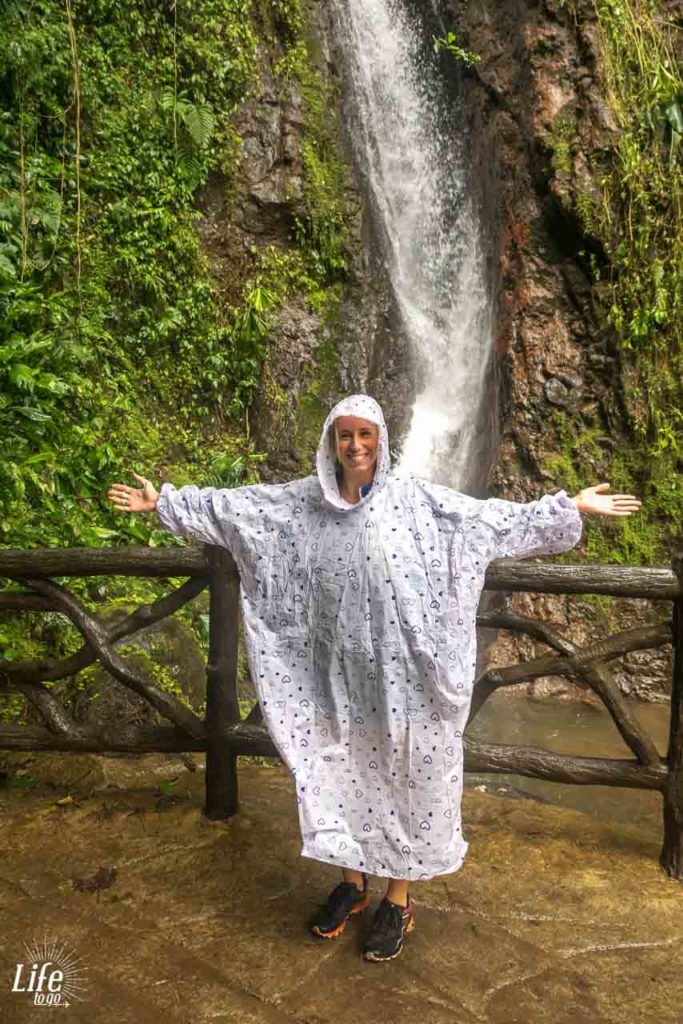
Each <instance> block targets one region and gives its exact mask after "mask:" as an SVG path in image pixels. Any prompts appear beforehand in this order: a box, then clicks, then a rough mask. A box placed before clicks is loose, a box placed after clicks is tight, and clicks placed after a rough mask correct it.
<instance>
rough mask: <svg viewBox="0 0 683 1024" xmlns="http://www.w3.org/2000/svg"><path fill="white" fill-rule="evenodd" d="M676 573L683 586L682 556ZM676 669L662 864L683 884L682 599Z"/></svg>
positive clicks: (677, 604)
mask: <svg viewBox="0 0 683 1024" xmlns="http://www.w3.org/2000/svg"><path fill="white" fill-rule="evenodd" d="M673 569H674V572H675V573H676V575H677V577H678V579H679V582H680V583H681V585H682V586H683V553H679V554H677V555H675V556H674V559H673ZM673 605H674V608H673V643H674V665H673V678H672V680H671V723H670V727H669V750H668V753H667V765H668V771H669V774H668V778H667V781H666V787H665V789H664V843H663V845H662V852H661V854H660V856H659V863H660V864H661V866H662V867H663V868H664V870H665V871H666V873H667V874H668V875H670V876H671V878H676V879H678V880H679V881H683V598H681V597H679V598H678V600H676V601H674V603H673Z"/></svg>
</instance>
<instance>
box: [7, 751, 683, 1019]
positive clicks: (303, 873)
mask: <svg viewBox="0 0 683 1024" xmlns="http://www.w3.org/2000/svg"><path fill="white" fill-rule="evenodd" d="M198 763H199V759H198ZM28 769H29V771H30V772H31V774H32V776H33V777H34V778H36V779H38V780H39V781H38V783H37V784H35V785H34V786H33V788H20V787H19V785H18V783H20V782H21V777H19V778H15V779H14V780H11V781H7V782H6V783H5V784H4V785H3V786H2V787H0V852H1V855H2V867H0V910H1V911H2V918H3V926H2V940H3V941H2V948H1V951H0V1019H1V1020H2V1021H3V1022H7V1024H28V1022H31V1024H33V1022H35V1021H37V1022H48V1024H49V1021H51V1020H59V1021H60V1022H62V1021H63V1022H64V1024H77V1022H78V1024H81V1022H82V1024H86V1022H87V1024H128V1022H130V1024H133V1022H134V1024H147V1022H149V1024H152V1022H154V1024H157V1022H159V1021H164V1024H176V1022H177V1024H203V1022H209V1021H211V1022H216V1021H218V1022H225V1024H229V1022H230V1024H232V1022H236V1024H237V1022H238V1024H357V1022H361V1021H362V1022H363V1024H404V1022H405V1024H408V1022H410V1024H416V1022H418V1024H499V1022H500V1024H503V1022H504V1024H516V1022H519V1024H537V1022H538V1024H541V1022H543V1024H570V1022H571V1024H622V1022H629V1024H683V887H682V886H681V885H680V884H679V883H677V882H673V881H671V880H670V879H668V878H667V877H666V876H665V875H664V874H663V873H662V872H661V870H660V869H659V867H658V865H657V854H658V837H657V836H656V835H653V834H652V833H650V832H646V831H641V830H639V829H638V828H636V827H630V826H629V827H625V826H622V825H616V824H612V823H603V822H601V821H599V820H597V819H594V818H592V817H588V816H586V815H584V814H581V813H579V812H575V811H568V810H566V809H559V808H556V807H552V806H549V805H545V804H540V803H536V802H534V801H529V800H511V799H505V798H502V797H499V796H492V795H490V794H487V793H482V792H476V791H471V790H470V791H466V795H465V801H464V817H465V822H466V835H467V838H468V839H469V841H470V844H471V846H470V854H469V857H468V860H467V861H466V864H465V866H464V868H463V869H462V871H461V872H459V873H458V874H456V875H451V876H447V877H444V878H441V879H436V880H433V881H430V882H423V883H421V884H419V885H416V886H415V888H414V891H413V900H414V906H415V914H416V929H415V931H414V932H413V934H412V935H411V936H410V937H409V939H408V940H407V943H406V946H405V948H404V951H403V953H402V955H401V956H400V957H399V958H398V959H397V960H395V961H392V962H389V963H385V964H366V963H364V962H363V961H361V959H360V957H359V940H360V935H361V932H362V929H363V928H364V927H366V926H367V924H368V921H369V912H368V911H366V912H365V914H364V915H362V916H361V919H360V920H358V919H354V920H352V921H351V922H350V923H349V926H348V927H347V929H346V931H345V932H344V934H343V935H342V936H341V937H340V938H339V939H338V940H336V941H334V942H330V943H318V942H316V941H315V940H313V939H312V938H309V937H308V935H307V932H306V929H305V927H304V922H305V920H306V918H307V916H308V915H309V913H310V912H311V911H312V909H313V908H314V906H315V905H316V903H317V902H318V901H319V900H320V899H321V898H322V897H323V896H324V894H325V893H326V891H327V890H328V889H329V888H330V887H331V886H332V884H334V883H335V882H336V880H337V878H336V872H335V870H334V869H333V868H328V867H327V866H325V865H323V864H318V863H316V862H314V861H310V860H306V859H304V858H302V857H300V855H299V849H300V841H299V834H298V828H297V818H296V812H295V800H294V790H293V786H292V781H291V779H290V777H289V775H288V774H287V772H286V771H285V769H284V768H282V767H280V766H277V767H269V766H262V765H259V764H254V763H250V762H245V761H241V762H240V782H241V800H242V810H241V811H240V813H239V814H238V815H237V816H236V817H235V818H233V819H232V820H231V821H229V822H225V823H223V822H221V823H211V822H208V821H206V820H205V819H203V817H202V815H201V807H202V790H203V772H202V770H201V764H200V763H199V770H197V771H196V772H192V771H189V770H188V768H187V766H186V765H185V764H183V763H182V762H181V761H178V760H176V759H175V758H166V759H165V758H163V757H157V756H156V755H155V756H151V757H147V758H144V759H140V760H133V761H130V760H119V759H107V760H105V759H97V758H90V757H88V758H85V757H80V756H76V755H71V756H64V757H55V756H54V755H43V756H42V757H41V756H35V755H34V756H33V757H32V758H31V760H30V761H29V763H28ZM56 778H58V779H59V780H60V781H59V783H52V784H51V783H50V781H49V780H50V779H56ZM24 781H29V782H30V781H31V780H30V779H28V780H27V779H26V778H25V779H24ZM60 801H61V802H60ZM373 888H374V891H375V893H376V895H377V896H378V897H379V895H380V887H379V883H378V882H377V881H376V880H375V881H374V885H373ZM43 937H47V938H50V939H56V940H59V941H60V943H64V944H65V945H66V947H67V948H69V949H73V950H74V951H75V952H76V954H77V955H78V956H80V957H81V958H82V964H83V965H85V966H86V967H87V973H86V975H85V977H86V979H87V988H86V990H85V992H84V993H82V994H84V996H85V998H84V1000H83V1001H80V1002H79V1001H75V1000H72V1001H71V1003H70V1005H69V1006H68V1007H64V1006H62V1007H51V1008H50V1007H45V1006H34V1005H33V1003H32V1002H31V1001H30V997H29V996H27V995H26V994H25V993H13V992H12V991H11V987H12V979H13V978H14V972H15V970H16V964H17V963H18V962H20V961H21V960H22V958H23V959H25V957H26V954H25V952H24V943H30V942H31V941H32V940H38V939H41V938H43Z"/></svg>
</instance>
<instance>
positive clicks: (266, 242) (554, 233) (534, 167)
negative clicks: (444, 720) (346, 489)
mask: <svg viewBox="0 0 683 1024" xmlns="http://www.w3.org/2000/svg"><path fill="white" fill-rule="evenodd" d="M415 5H416V10H417V8H419V10H420V11H421V12H422V14H424V11H425V10H426V9H427V8H429V17H432V15H434V16H435V17H436V18H437V19H440V21H439V24H440V25H441V26H442V28H443V31H447V30H449V29H451V28H455V30H456V32H457V36H458V40H459V42H460V43H461V44H462V45H464V46H466V47H467V48H468V49H470V50H474V51H475V52H476V53H478V54H479V55H480V57H481V60H480V61H479V62H478V63H477V64H476V65H474V67H472V68H471V69H466V70H464V71H463V70H462V67H461V66H460V65H457V64H456V63H455V61H453V59H452V58H451V57H450V55H448V54H444V67H445V69H446V73H450V74H452V75H453V77H454V78H455V79H457V83H456V84H457V88H458V90H459V91H460V93H461V95H462V97H463V103H462V109H463V110H465V111H466V112H467V117H468V123H467V125H466V126H465V130H466V131H467V133H468V147H469V151H470V152H471V154H472V168H471V171H472V174H471V178H472V187H473V188H475V189H476V190H477V192H478V196H479V201H480V208H481V210H482V217H483V220H484V224H485V231H486V235H487V238H488V242H489V246H490V251H491V260H490V263H491V274H492V275H493V277H494V278H495V279H497V282H498V285H497V291H498V311H497V324H498V328H497V334H496V339H495V351H496V378H497V406H498V426H497V428H496V429H498V431H499V438H498V447H497V456H496V457H495V459H494V462H493V465H492V467H491V472H490V474H489V486H488V492H489V493H493V494H498V495H501V496H505V497H508V498H512V499H515V500H529V499H531V498H533V497H537V496H538V495H539V494H540V493H541V492H543V491H546V490H549V491H553V490H556V489H557V488H558V487H560V486H563V481H562V470H561V468H560V469H558V466H561V464H562V458H563V445H565V439H566V436H567V432H568V431H569V433H570V434H572V436H575V437H580V436H581V435H582V434H590V437H591V444H590V454H589V455H587V457H586V468H585V476H586V481H587V482H588V481H589V480H593V481H594V482H596V483H597V482H598V481H599V480H605V479H609V476H610V458H611V454H612V452H613V450H614V448H615V446H616V445H618V444H620V443H628V438H627V426H626V417H625V415H624V412H623V407H624V402H623V396H622V390H621V388H622V385H621V383H620V381H621V377H620V367H619V357H618V351H617V347H616V344H615V340H614V338H613V337H612V335H611V334H610V333H609V331H607V330H605V328H604V326H603V325H602V324H601V322H600V320H599V316H598V311H597V305H596V301H595V300H596V293H595V290H594V286H593V284H592V278H591V275H590V273H589V269H590V263H591V260H593V261H597V263H598V264H601V263H603V262H604V260H605V256H604V253H603V252H602V249H601V245H600V242H599V241H598V239H597V238H594V237H591V236H590V235H587V234H586V233H585V230H584V229H583V228H582V226H581V222H580V218H579V215H578V212H577V211H578V210H579V208H580V205H581V204H582V203H586V202H590V201H592V200H594V199H595V198H596V197H597V196H598V195H599V192H598V188H597V184H596V173H597V171H596V169H598V168H599V166H600V160H601V157H602V155H603V154H604V152H605V150H606V149H607V147H609V146H610V144H611V143H612V142H613V140H614V138H615V133H616V130H617V129H616V125H615V123H614V121H613V119H612V116H611V113H610V110H609V108H608V106H607V103H606V101H605V98H604V97H605V89H604V83H603V81H602V77H601V76H602V71H601V64H600V56H599V46H598V36H597V25H596V20H595V14H594V9H593V5H592V3H591V2H589V0H577V2H576V3H575V4H574V5H573V9H574V10H575V11H576V17H575V16H574V14H573V12H572V10H570V5H568V4H565V3H563V2H562V0H543V2H540V3H533V4H532V3H530V2H528V0H511V2H509V3H505V4H501V3H498V2H496V0H474V2H466V0H435V2H434V3H430V4H429V5H425V4H424V2H423V0H420V2H419V3H418V0H415ZM434 12H436V13H434ZM329 15H330V12H329V4H328V3H326V2H325V0H322V2H320V3H318V4H315V5H308V6H307V18H308V27H307V32H308V33H309V35H310V37H311V39H312V40H313V41H314V45H313V46H312V47H310V48H309V50H310V54H311V55H312V56H311V57H310V60H311V61H312V64H313V65H314V67H315V72H316V74H318V75H319V76H320V80H321V82H330V81H331V80H336V79H337V77H338V72H339V70H340V68H339V60H340V56H339V53H338V52H337V50H336V48H335V42H334V38H333V33H332V30H331V24H330V16H329ZM435 27H436V22H435ZM439 30H440V29H437V31H439ZM280 56H281V54H280V53H278V52H275V51H272V52H266V51H264V59H263V61H262V63H261V81H260V85H259V88H258V89H257V91H256V93H255V95H254V96H253V97H252V99H251V100H250V101H249V102H248V103H247V104H246V105H245V106H244V108H243V109H242V111H241V112H240V114H239V118H238V123H237V129H238V132H239V135H240V137H241V138H242V140H243V149H242V160H241V165H240V169H239V171H238V173H237V176H236V180H235V181H234V182H232V183H230V187H229V188H228V187H227V183H226V182H224V181H221V180H218V179H214V180H212V181H211V182H210V184H209V186H208V187H207V189H206V192H205V195H204V197H203V198H202V202H201V207H202V210H203V212H204V218H203V220H202V223H201V228H202V233H203V238H204V243H205V246H206V250H207V252H208V255H209V258H210V260H211V262H212V266H213V267H214V270H215V273H216V275H217V278H218V280H219V281H220V282H221V287H222V291H223V293H224V295H225V297H226V300H227V301H228V302H234V303H235V304H237V303H238V302H239V301H240V299H241V296H242V291H243V286H244V282H245V280H246V279H248V277H249V275H250V273H251V272H252V271H253V268H254V255H253V253H254V250H261V251H262V250H263V249H264V248H266V247H267V246H274V247H276V248H277V249H279V250H282V251H283V252H284V251H286V250H288V249H289V248H291V247H292V246H293V245H294V236H295V226H296V221H297V218H298V217H300V216H301V212H302V206H303V203H304V197H305V187H306V186H305V166H304V160H303V158H302V147H303V145H304V140H305V137H306V132H307V130H308V129H307V113H306V108H305V102H304V100H303V98H302V95H301V91H300V89H299V87H298V86H297V85H296V84H295V83H292V81H284V80H283V79H282V77H279V75H278V71H277V61H278V59H279V57H280ZM448 61H450V63H451V70H450V72H449V71H448V69H447V68H448ZM336 95H337V93H336V92H335V96H336ZM335 102H336V101H335ZM333 117H336V118H337V119H338V122H339V132H338V134H339V146H340V152H341V153H342V154H343V156H344V158H345V162H346V165H347V185H346V186H345V189H346V195H345V206H346V212H347V221H348V224H347V228H348V243H347V263H348V272H347V274H346V276H345V279H344V280H343V282H341V284H340V289H339V292H340V295H339V301H338V302H337V304H336V305H335V306H334V308H333V309H328V310H327V311H326V313H325V315H323V314H321V312H320V311H319V309H316V308H313V307H312V306H311V304H310V303H309V302H307V301H306V297H305V296H304V295H303V294H299V295H292V296H290V298H289V299H288V300H287V301H286V302H285V304H284V306H283V307H282V308H281V310H280V313H279V315H278V317H277V321H276V323H275V324H274V326H273V329H272V331H271V333H270V336H269V342H268V346H269V348H268V355H267V358H266V360H265V362H264V365H263V369H262V375H261V382H260V388H259V393H258V397H257V399H256V402H255V404H254V407H253V409H252V412H251V414H250V427H251V431H252V435H253V437H254V440H255V444H256V446H257V448H258V449H259V450H261V451H266V452H268V458H267V461H266V462H265V463H264V464H263V466H262V467H261V476H262V479H263V480H265V481H267V482H268V481H274V480H282V479H287V478H291V477H293V476H297V475H303V474H306V473H308V472H310V471H311V468H312V456H313V452H314V448H315V444H316V443H317V439H318V433H319V428H320V425H321V423H322V420H323V418H324V415H325V413H326V411H327V409H328V408H329V406H330V404H331V403H332V402H333V401H335V400H336V399H337V398H338V397H339V395H340V394H341V393H345V392H349V391H354V390H369V391H370V392H371V393H373V394H375V395H376V397H377V398H378V399H379V400H380V401H381V402H382V403H383V405H384V407H385V410H386V412H387V418H388V424H389V429H390V436H392V438H393V439H394V440H395V441H397V440H398V439H400V438H401V436H402V435H403V433H404V430H405V428H406V425H407V417H408V413H409V408H410V398H411V395H410V393H409V391H410V388H411V386H412V385H411V379H412V377H413V374H412V373H411V372H410V355H409V353H408V352H406V351H404V350H403V349H402V347H401V342H400V341H399V340H397V339H399V338H400V337H401V331H400V330H398V329H397V324H396V323H395V322H394V321H393V317H394V316H395V313H394V303H393V302H392V298H391V294H390V289H389V286H388V283H387V281H386V277H385V271H384V265H383V259H382V253H381V246H380V244H379V241H378V239H377V238H376V237H375V236H374V234H373V228H372V218H371V217H370V215H369V209H368V203H367V202H366V201H365V199H364V197H363V194H362V183H361V180H360V178H359V176H357V175H356V174H355V173H354V166H353V154H352V149H353V140H352V139H350V138H348V137H345V136H344V124H343V119H342V118H340V117H339V109H338V105H337V108H336V109H334V110H332V109H331V110H330V118H333ZM228 193H229V194H230V196H231V199H230V201H229V202H228V201H227V200H226V194H228ZM490 404H491V406H492V407H493V406H494V405H495V404H496V403H495V402H493V401H492V402H491V403H490ZM493 420H495V417H492V421H493ZM492 447H495V446H492ZM590 528H591V527H590V522H589V521H587V522H586V524H585V529H586V533H588V531H590ZM580 550H581V548H580V547H579V551H580ZM513 604H514V605H516V606H518V607H519V608H520V609H522V608H524V610H525V611H526V612H527V614H539V615H540V614H542V613H543V612H547V613H548V614H549V615H550V616H551V618H552V621H554V622H555V623H556V624H558V625H560V626H561V627H563V628H564V629H566V630H567V632H568V633H569V635H571V636H572V638H573V639H574V640H576V641H577V642H583V641H586V640H587V639H589V638H590V637H597V636H600V635H604V634H605V633H606V632H610V631H614V630H617V629H619V628H626V627H628V626H630V625H634V624H637V623H644V622H646V621H650V620H651V619H652V618H653V617H654V616H655V615H656V614H657V612H656V610H655V609H653V608H652V607H650V606H647V605H646V604H645V603H644V602H639V603H633V602H614V604H613V606H612V608H611V610H610V611H609V613H608V618H607V619H605V618H604V616H602V617H601V616H596V614H595V606H594V605H591V604H590V603H588V602H586V601H579V600H576V599H573V598H552V599H543V600H541V599H534V598H531V597H526V596H525V597H519V598H516V599H515V600H514V601H513ZM627 606H628V608H627ZM629 609H630V610H629ZM634 609H635V611H634ZM634 616H635V617H634ZM531 650H532V645H530V644H529V643H528V642H527V641H519V640H509V639H502V640H500V641H499V642H498V643H497V644H494V645H493V647H492V648H491V651H490V653H491V658H492V660H493V662H495V663H497V664H503V663H506V662H508V661H509V660H516V659H517V658H519V657H520V656H529V655H530V653H531ZM617 677H618V679H619V682H620V686H621V688H622V690H623V691H624V692H626V693H630V694H631V695H633V696H638V697H650V698H652V697H654V698H655V699H658V698H659V699H663V698H664V696H665V694H666V692H667V690H668V686H669V679H670V664H669V658H668V655H667V652H663V653H662V654H661V655H658V654H656V653H650V652H645V653H643V654H639V655H630V656H629V657H628V658H627V659H626V661H625V662H624V664H623V666H622V667H620V668H619V669H618V670H617ZM531 690H532V692H534V693H537V694H540V693H545V692H551V691H553V692H561V693H562V694H564V695H566V696H573V697H575V696H577V694H580V693H582V691H580V690H577V688H576V686H575V685H574V684H568V683H564V682H563V683H558V682H557V681H555V682H553V681H550V682H548V681H540V682H536V683H534V684H532V685H531Z"/></svg>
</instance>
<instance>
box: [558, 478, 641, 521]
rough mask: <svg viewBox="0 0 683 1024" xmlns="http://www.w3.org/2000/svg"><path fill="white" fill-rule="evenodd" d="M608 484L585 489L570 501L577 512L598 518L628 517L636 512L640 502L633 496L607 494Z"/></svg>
mask: <svg viewBox="0 0 683 1024" xmlns="http://www.w3.org/2000/svg"><path fill="white" fill-rule="evenodd" d="M610 486H611V485H610V484H607V483H605V484H597V485H596V486H595V487H585V488H584V489H583V490H582V491H579V493H578V494H576V495H574V497H573V498H572V501H573V502H574V504H575V505H576V507H577V509H578V510H579V512H586V513H589V514H591V513H592V514H593V515H598V516H630V515H633V513H634V512H637V511H638V509H639V508H640V506H641V502H640V500H639V499H638V498H636V497H635V495H633V494H607V493H606V492H607V491H608V490H609V489H610Z"/></svg>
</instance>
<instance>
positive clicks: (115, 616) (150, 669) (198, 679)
mask: <svg viewBox="0 0 683 1024" xmlns="http://www.w3.org/2000/svg"><path fill="white" fill-rule="evenodd" d="M128 611H129V609H126V608H121V606H117V607H116V608H115V609H108V610H107V609H105V610H104V611H103V612H102V614H101V618H102V619H103V621H105V622H106V623H107V624H108V625H111V624H112V623H114V622H117V621H119V620H120V619H122V618H124V617H125V616H126V615H127V614H128ZM116 649H117V652H118V653H119V654H120V655H121V657H123V658H124V660H125V661H126V663H127V665H129V666H130V668H131V669H133V670H134V671H135V672H136V673H138V674H139V675H140V676H141V677H142V678H143V679H145V680H146V681H147V682H150V683H154V684H155V685H156V686H158V687H160V688H161V689H163V690H166V691H169V692H172V693H174V694H175V695H176V696H177V697H178V699H179V700H181V701H183V702H184V703H185V704H187V705H188V706H189V707H191V708H193V709H194V710H195V711H196V712H198V713H202V712H203V708H204V702H205V699H206V662H205V660H204V655H203V654H202V651H201V649H200V647H199V644H198V643H197V640H196V639H195V637H194V634H193V633H192V631H191V630H190V628H189V627H188V626H187V625H186V624H185V623H183V622H180V621H179V620H178V619H174V618H168V619H163V620H162V621H161V622H158V623H156V624H155V625H153V626H151V627H149V628H147V629H145V630H141V631H140V632H138V633H134V634H132V635H131V636H129V637H125V638H124V640H122V641H121V642H120V643H119V644H117V645H116ZM63 697H64V700H65V702H66V703H67V704H68V705H69V706H70V708H71V710H72V712H73V715H74V717H75V718H76V720H77V721H78V722H79V723H80V724H83V725H86V726H89V727H94V728H100V727H104V726H107V727H110V726H112V725H117V724H119V725H120V726H121V728H122V729H125V728H128V727H133V728H134V727H137V726H143V725H162V724H168V722H167V719H165V718H164V717H163V716H162V715H160V714H159V712H158V711H156V710H155V708H153V707H152V706H151V704H149V703H148V702H147V701H146V700H144V698H142V697H140V696H138V694H136V693H135V692H134V691H133V690H131V689H129V688H128V687H127V686H125V685H124V684H122V683H120V682H119V681H118V680H117V679H114V677H113V676H111V675H110V674H109V673H108V672H107V671H106V670H105V669H104V668H103V667H102V665H100V664H99V663H97V664H95V665H93V666H91V667H90V668H89V669H86V670H85V672H83V673H81V674H80V675H79V676H77V677H76V678H75V679H74V680H72V681H71V682H70V683H69V685H68V686H67V688H66V689H65V691H64V694H63Z"/></svg>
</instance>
